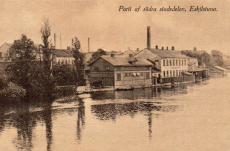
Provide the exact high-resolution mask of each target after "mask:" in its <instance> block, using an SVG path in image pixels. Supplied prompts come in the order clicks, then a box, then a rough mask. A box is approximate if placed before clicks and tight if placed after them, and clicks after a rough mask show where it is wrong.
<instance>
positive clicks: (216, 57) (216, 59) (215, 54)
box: [211, 50, 224, 66]
mask: <svg viewBox="0 0 230 151" xmlns="http://www.w3.org/2000/svg"><path fill="white" fill-rule="evenodd" d="M211 56H212V59H211V60H212V64H213V65H217V66H223V65H224V59H223V54H222V53H221V52H220V51H218V50H212V51H211Z"/></svg>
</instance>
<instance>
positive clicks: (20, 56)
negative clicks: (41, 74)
mask: <svg viewBox="0 0 230 151" xmlns="http://www.w3.org/2000/svg"><path fill="white" fill-rule="evenodd" d="M35 51H36V47H35V46H34V42H33V41H32V40H31V39H29V38H27V37H26V35H22V36H21V39H19V40H15V41H14V43H13V45H12V46H11V48H10V57H11V59H12V64H10V65H9V66H8V71H9V72H8V73H9V75H10V81H12V82H14V83H16V84H18V85H21V86H22V87H23V88H25V89H29V88H30V87H31V84H30V78H31V77H32V75H33V72H32V65H33V63H34V62H33V61H35V59H36V55H35V54H36V53H35Z"/></svg>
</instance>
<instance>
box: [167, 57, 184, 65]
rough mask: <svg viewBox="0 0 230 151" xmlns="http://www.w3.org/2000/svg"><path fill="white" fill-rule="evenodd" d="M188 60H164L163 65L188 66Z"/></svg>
mask: <svg viewBox="0 0 230 151" xmlns="http://www.w3.org/2000/svg"><path fill="white" fill-rule="evenodd" d="M186 65H187V60H185V59H183V60H168V59H166V60H165V59H164V60H163V66H186Z"/></svg>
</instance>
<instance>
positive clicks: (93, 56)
mask: <svg viewBox="0 0 230 151" xmlns="http://www.w3.org/2000/svg"><path fill="white" fill-rule="evenodd" d="M106 54H107V53H106V51H105V50H103V49H101V48H99V49H98V50H97V51H96V52H94V53H93V54H92V58H91V59H90V60H89V62H91V61H93V60H95V59H97V58H98V57H100V56H102V55H106Z"/></svg>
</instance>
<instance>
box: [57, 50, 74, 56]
mask: <svg viewBox="0 0 230 151" xmlns="http://www.w3.org/2000/svg"><path fill="white" fill-rule="evenodd" d="M53 54H54V55H56V56H57V57H73V55H72V52H71V50H61V49H55V50H53Z"/></svg>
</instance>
